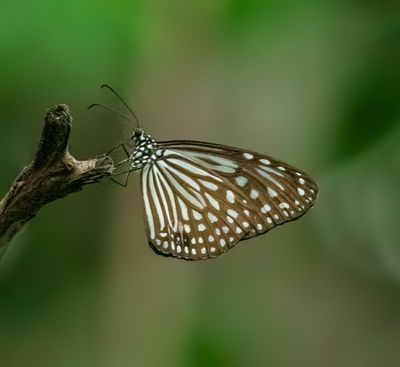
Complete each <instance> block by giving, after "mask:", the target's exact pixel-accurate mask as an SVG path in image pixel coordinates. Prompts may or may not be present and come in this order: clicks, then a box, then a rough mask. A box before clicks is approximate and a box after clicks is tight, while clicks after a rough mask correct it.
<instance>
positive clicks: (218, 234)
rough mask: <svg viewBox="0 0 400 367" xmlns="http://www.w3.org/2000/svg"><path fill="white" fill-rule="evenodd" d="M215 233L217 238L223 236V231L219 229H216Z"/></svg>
mask: <svg viewBox="0 0 400 367" xmlns="http://www.w3.org/2000/svg"><path fill="white" fill-rule="evenodd" d="M215 233H216V235H217V236H221V230H220V229H219V228H216V229H215Z"/></svg>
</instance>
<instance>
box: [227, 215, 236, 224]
mask: <svg viewBox="0 0 400 367" xmlns="http://www.w3.org/2000/svg"><path fill="white" fill-rule="evenodd" d="M226 220H227V221H228V222H229V223H231V224H232V223H233V222H234V220H233V219H232V218H231V217H230V216H229V215H227V216H226Z"/></svg>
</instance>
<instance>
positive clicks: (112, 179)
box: [110, 170, 133, 187]
mask: <svg viewBox="0 0 400 367" xmlns="http://www.w3.org/2000/svg"><path fill="white" fill-rule="evenodd" d="M132 172H133V171H132V170H126V171H124V172H120V173H117V174H115V175H113V176H114V177H116V176H121V175H126V176H125V181H124V183H121V182H119V181H117V180H115V179H114V178H112V177H110V180H111V181H112V182H114V183H116V184H117V185H119V186H121V187H126V186H128V181H129V176H130V175H131V173H132Z"/></svg>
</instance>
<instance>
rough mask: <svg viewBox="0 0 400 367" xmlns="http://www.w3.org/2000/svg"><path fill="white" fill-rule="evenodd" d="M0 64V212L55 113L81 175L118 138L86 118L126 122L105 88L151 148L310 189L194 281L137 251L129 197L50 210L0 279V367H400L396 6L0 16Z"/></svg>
mask: <svg viewBox="0 0 400 367" xmlns="http://www.w3.org/2000/svg"><path fill="white" fill-rule="evenodd" d="M0 50H1V51H0V52H1V53H0V55H1V57H0V83H1V84H0V121H1V124H0V139H1V140H0V141H1V144H0V156H1V164H2V170H1V172H2V173H1V179H0V196H2V195H4V193H5V192H6V191H7V189H8V188H9V186H10V184H11V183H12V181H13V179H14V178H15V176H16V174H17V173H18V172H19V171H20V170H21V169H22V167H24V165H26V164H27V163H28V162H29V161H30V160H31V159H32V157H33V154H34V151H35V148H36V145H37V142H38V139H39V136H40V129H41V124H42V119H43V115H44V111H45V110H46V108H48V107H49V106H51V105H53V104H55V103H59V102H63V103H66V104H68V105H69V106H70V108H71V110H72V113H73V116H74V129H73V132H72V136H71V151H72V153H73V154H74V155H75V156H76V157H78V158H87V157H90V156H96V155H98V154H101V153H104V152H105V151H107V149H108V148H110V147H111V146H113V145H114V144H115V143H117V142H118V141H120V140H123V139H124V138H126V137H127V136H128V135H127V134H128V133H129V130H130V129H131V128H132V126H130V125H129V123H126V122H123V121H121V120H120V119H119V118H117V117H116V116H114V115H112V114H109V113H107V112H106V111H102V110H96V111H94V110H91V111H88V110H86V106H88V105H89V104H91V103H94V102H103V103H107V104H111V105H113V106H114V107H116V108H119V109H120V110H122V106H120V105H119V104H118V103H117V102H116V101H115V98H114V97H113V96H112V95H110V94H107V93H106V92H105V91H100V90H99V89H98V87H99V85H101V84H102V83H109V84H111V85H112V86H114V87H115V88H116V89H117V90H119V91H121V92H122V94H123V95H124V96H125V97H126V98H127V99H128V100H129V101H130V103H131V104H132V106H134V108H135V109H136V111H137V113H138V115H139V117H140V119H141V121H142V124H143V125H144V126H145V127H146V130H148V131H149V132H150V133H151V134H152V135H153V136H155V137H156V138H158V139H161V140H169V139H184V138H188V139H194V140H204V141H213V142H219V143H223V144H229V145H234V146H239V147H243V148H249V149H252V150H255V151H259V152H261V153H265V154H269V155H272V156H275V157H277V158H280V159H282V160H285V161H288V162H290V163H291V164H293V165H295V166H298V167H301V168H302V169H304V170H306V171H307V172H309V173H310V174H311V175H312V176H313V177H314V178H315V179H316V181H317V182H318V183H319V185H320V189H321V192H320V197H319V200H318V202H317V204H316V206H315V208H314V209H313V210H312V212H311V213H310V214H309V215H307V216H306V217H305V218H303V219H302V220H300V221H297V222H295V223H292V224H290V225H286V226H283V227H281V228H279V229H276V230H273V231H272V232H270V233H269V234H268V235H266V236H262V237H258V238H255V239H253V240H251V241H247V242H244V243H243V244H240V245H238V246H237V247H236V248H235V249H234V250H232V251H231V252H229V253H228V254H227V255H224V256H222V257H220V258H218V259H215V260H213V261H206V262H196V263H187V262H181V261H175V260H173V259H165V258H163V257H159V256H156V255H155V254H154V253H153V252H152V251H151V250H150V249H149V247H148V246H147V242H146V236H145V229H144V224H143V218H142V208H141V206H142V205H141V200H140V190H139V185H138V184H139V182H138V179H137V177H136V178H135V179H134V180H132V181H131V183H130V185H129V187H128V188H126V189H122V188H120V187H118V186H116V185H114V184H112V183H111V182H106V183H103V184H100V185H97V186H93V187H89V188H88V189H86V190H85V191H83V192H82V193H79V194H75V195H71V196H69V197H67V198H65V199H64V200H61V201H58V202H54V203H52V204H51V205H48V206H47V207H45V208H43V209H42V210H41V211H40V212H39V215H38V216H37V218H35V219H34V220H33V221H32V222H30V223H29V225H28V226H26V227H25V228H24V230H23V232H22V233H20V234H19V235H18V237H17V238H16V239H15V240H14V241H13V244H12V246H11V247H10V249H9V251H8V253H7V255H6V257H5V258H4V259H3V261H2V263H1V266H0V365H1V366H2V367H3V366H4V367H19V366H41V367H47V366H49V367H50V366H52V367H54V366H57V367H58V366H60V367H81V366H82V367H87V366H101V367H102V366H105V367H109V366H110V367H111V366H113V367H128V366H135V367H136V366H138V367H147V366H150V367H152V366H163V367H169V366H171V367H185V366H189V367H191V366H193V367H202V366H210V367H213V366H234V367H236V366H237V367H241V366H282V367H286V366H289V367H290V366H293V367H294V366H296V367H297V366H316V367H317V366H318V367H319V366H352V367H353V366H357V367H358V366H398V365H399V363H400V312H399V310H400V282H399V281H400V240H399V238H400V237H399V234H400V233H399V229H398V226H399V224H400V222H399V220H400V212H399V188H400V71H399V70H400V4H399V3H398V2H397V4H396V2H393V1H380V2H377V1H368V0H367V1H356V0H350V1H323V0H320V1H312V0H309V1H307V0H305V1H300V2H299V1H294V0H286V1H277V0H265V1H257V0H247V1H245V0H222V1H215V0H203V1H195V2H188V1H182V0H171V1H160V0H148V1H144V0H142V1H128V0H126V1H121V0H117V1H113V2H111V1H104V0H96V1H95V0H79V1H78V0H68V1H67V0H60V1H51V0H39V1H18V0H13V1H10V0H2V1H1V4H0ZM122 111H123V110H122ZM136 176H137V175H136Z"/></svg>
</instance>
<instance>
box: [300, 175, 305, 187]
mask: <svg viewBox="0 0 400 367" xmlns="http://www.w3.org/2000/svg"><path fill="white" fill-rule="evenodd" d="M299 182H300V184H302V185H304V183H305V182H306V181H305V180H304V178H302V177H300V178H299Z"/></svg>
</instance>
